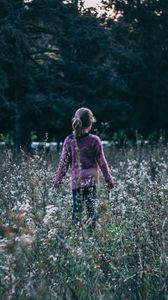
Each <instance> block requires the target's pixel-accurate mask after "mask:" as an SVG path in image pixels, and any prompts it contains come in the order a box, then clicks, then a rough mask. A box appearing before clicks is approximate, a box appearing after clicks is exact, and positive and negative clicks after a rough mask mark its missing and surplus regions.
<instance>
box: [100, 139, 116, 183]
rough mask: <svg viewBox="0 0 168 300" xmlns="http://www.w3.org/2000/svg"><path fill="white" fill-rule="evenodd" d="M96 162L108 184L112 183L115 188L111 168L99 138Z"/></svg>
mask: <svg viewBox="0 0 168 300" xmlns="http://www.w3.org/2000/svg"><path fill="white" fill-rule="evenodd" d="M96 161H97V163H98V165H99V168H100V170H101V171H102V173H103V176H104V179H105V181H106V183H111V184H112V185H113V186H114V180H113V177H112V175H111V171H110V168H109V166H108V163H107V160H106V158H105V155H104V150H103V145H102V143H101V140H100V139H99V138H98V141H97V145H96Z"/></svg>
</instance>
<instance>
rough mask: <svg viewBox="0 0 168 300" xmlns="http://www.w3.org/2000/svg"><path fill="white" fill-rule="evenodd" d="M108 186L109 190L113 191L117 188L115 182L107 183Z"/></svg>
mask: <svg viewBox="0 0 168 300" xmlns="http://www.w3.org/2000/svg"><path fill="white" fill-rule="evenodd" d="M106 186H107V189H108V190H111V189H113V188H114V187H115V183H114V181H108V182H106Z"/></svg>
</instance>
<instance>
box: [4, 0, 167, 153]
mask: <svg viewBox="0 0 168 300" xmlns="http://www.w3.org/2000/svg"><path fill="white" fill-rule="evenodd" d="M103 2H104V6H105V13H104V15H103V16H101V17H99V16H98V14H97V13H96V10H89V9H87V10H85V9H84V8H83V7H82V3H79V1H67V2H65V1H62V0H58V1H55V0H50V1H41V0H33V1H31V2H27V3H26V4H24V2H23V1H21V0H20V1H19V0H18V1H10V0H2V1H1V12H0V35H1V40H0V53H1V55H0V107H1V110H0V131H1V132H3V133H5V132H8V131H11V130H13V131H14V132H15V139H14V142H15V144H16V146H17V148H18V149H19V147H20V145H22V146H23V145H26V144H27V143H29V142H30V134H31V132H32V131H36V132H37V138H38V139H41V138H42V137H43V136H44V133H45V132H48V133H49V138H50V139H52V138H53V137H56V139H57V140H58V141H59V140H63V138H64V136H65V135H66V134H67V133H69V131H70V130H71V124H70V120H71V117H72V116H73V114H74V111H75V110H76V109H77V108H78V107H80V106H88V107H89V108H91V109H92V110H93V111H94V113H95V115H96V117H97V120H98V124H97V128H98V130H99V131H100V128H101V123H102V122H103V123H105V122H108V123H109V132H108V133H109V135H110V132H112V131H114V132H117V131H118V130H120V129H124V130H126V131H129V130H130V128H132V129H138V130H140V131H141V132H143V133H145V134H149V133H150V132H152V131H154V130H159V129H161V128H162V129H167V127H168V123H167V113H168V111H167V107H168V106H167V93H168V90H167V87H168V83H167V78H168V76H167V70H168V68H167V56H168V53H167V28H168V27H167V18H166V15H167V10H168V6H167V4H166V2H165V1H155V0H152V1H134V0H133V1H132V0H131V1H124V0H107V1H103ZM112 6H113V7H114V12H115V13H116V19H115V18H114V19H113V18H109V16H108V14H106V12H108V11H109V9H111V7H112ZM67 112H68V113H67Z"/></svg>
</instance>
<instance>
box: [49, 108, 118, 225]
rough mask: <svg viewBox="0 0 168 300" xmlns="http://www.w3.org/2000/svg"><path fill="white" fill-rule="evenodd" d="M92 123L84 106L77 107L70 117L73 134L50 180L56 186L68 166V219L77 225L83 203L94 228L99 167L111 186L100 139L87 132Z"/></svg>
mask: <svg viewBox="0 0 168 300" xmlns="http://www.w3.org/2000/svg"><path fill="white" fill-rule="evenodd" d="M94 122H96V120H95V118H94V116H93V114H92V112H91V110H90V109H88V108H80V109H78V110H77V111H76V113H75V116H74V118H73V119H72V128H73V133H72V134H71V135H69V136H68V137H66V139H65V141H64V145H63V150H62V154H61V159H60V163H59V166H58V169H57V171H56V174H55V176H54V179H53V182H54V186H55V187H58V186H59V185H60V184H61V182H62V179H63V177H64V176H65V174H66V172H67V170H68V168H69V166H70V174H71V175H70V181H71V188H72V195H73V213H72V220H73V222H74V223H75V224H80V221H81V213H82V209H83V204H84V202H85V204H86V208H87V214H88V218H89V220H90V226H91V228H94V227H95V224H96V216H95V208H94V206H95V198H96V186H97V184H98V182H99V178H98V177H99V170H98V167H99V168H100V169H101V171H102V173H103V176H104V178H105V181H106V184H107V186H108V188H113V187H114V181H113V178H112V176H111V173H110V169H109V166H108V164H107V161H106V159H105V156H104V151H103V147H102V144H101V141H100V138H99V137H98V136H96V135H94V134H90V133H89V132H90V130H91V128H92V124H93V123H94Z"/></svg>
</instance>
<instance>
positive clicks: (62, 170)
mask: <svg viewBox="0 0 168 300" xmlns="http://www.w3.org/2000/svg"><path fill="white" fill-rule="evenodd" d="M70 160H71V155H70V151H69V145H68V138H66V139H65V141H64V144H63V149H62V153H61V158H60V162H59V165H58V168H57V170H56V173H55V175H54V177H53V183H54V186H55V187H58V186H59V185H60V184H61V182H62V179H63V177H64V176H65V174H66V172H67V171H68V168H69V164H70Z"/></svg>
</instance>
